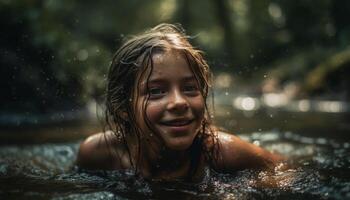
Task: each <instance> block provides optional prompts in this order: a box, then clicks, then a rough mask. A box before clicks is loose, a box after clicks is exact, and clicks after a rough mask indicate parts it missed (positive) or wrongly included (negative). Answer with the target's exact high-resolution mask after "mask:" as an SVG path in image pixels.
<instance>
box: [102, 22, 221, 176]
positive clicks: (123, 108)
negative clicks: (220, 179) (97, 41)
mask: <svg viewBox="0 0 350 200" xmlns="http://www.w3.org/2000/svg"><path fill="white" fill-rule="evenodd" d="M188 39H189V37H188V36H187V35H186V34H185V32H184V30H183V29H182V27H181V26H180V25H173V24H160V25H158V26H156V27H154V28H152V29H150V30H147V31H145V32H144V33H142V34H140V35H136V36H132V37H130V38H128V39H127V40H126V41H125V42H124V43H123V44H122V45H121V47H120V48H119V49H118V50H117V52H116V53H115V55H114V57H113V60H112V63H111V66H110V69H109V73H108V79H107V88H106V89H107V91H106V111H105V118H106V125H107V127H106V129H108V130H110V131H112V132H113V133H114V135H115V136H116V138H117V139H119V140H122V141H123V144H124V145H125V148H126V149H127V151H128V153H129V158H130V163H131V164H132V166H133V168H134V169H135V170H136V171H137V168H138V167H137V166H138V161H139V159H140V158H139V157H140V156H138V158H137V161H136V163H134V162H133V160H132V159H131V153H130V146H129V143H128V140H127V136H128V134H134V136H136V138H137V139H138V155H140V153H141V135H142V134H141V130H140V127H138V125H137V123H136V119H135V110H134V106H133V105H134V104H133V102H135V101H136V102H137V98H138V97H137V95H136V96H135V95H134V93H135V91H137V90H138V85H139V84H138V83H137V84H135V80H136V81H138V80H137V79H139V78H140V77H146V80H147V81H148V79H149V77H150V75H151V73H152V70H153V61H152V55H154V53H159V52H160V53H162V52H165V51H167V50H177V51H179V52H180V53H182V54H183V55H184V58H185V59H186V61H187V62H188V64H189V66H190V69H191V70H192V73H193V74H194V76H195V79H196V81H197V83H198V85H199V88H200V92H201V95H202V96H203V98H204V102H205V117H204V120H203V121H202V127H201V130H200V132H199V133H198V134H197V137H196V139H195V142H194V143H196V144H199V145H197V146H200V148H202V149H201V150H204V151H205V155H206V157H207V158H208V159H210V158H212V156H214V144H216V140H217V136H216V135H215V132H214V131H213V130H212V128H211V117H210V114H209V110H208V106H207V101H206V100H207V97H208V94H209V89H210V87H211V72H210V70H209V66H208V64H207V62H206V61H205V60H204V58H203V56H202V52H201V51H199V50H197V49H195V48H194V47H193V46H192V45H191V44H190V43H189V41H188ZM135 86H136V87H135ZM147 101H148V99H146V100H145V102H143V105H144V108H143V112H145V110H146V108H147ZM143 115H144V119H145V122H146V124H147V126H149V127H151V126H150V124H149V122H148V120H147V117H146V115H145V113H143ZM151 130H152V129H151ZM204 141H205V144H204V143H203V142H204ZM208 144H209V145H208Z"/></svg>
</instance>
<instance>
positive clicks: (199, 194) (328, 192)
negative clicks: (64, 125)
mask: <svg viewBox="0 0 350 200" xmlns="http://www.w3.org/2000/svg"><path fill="white" fill-rule="evenodd" d="M240 137H242V138H243V139H245V140H248V141H250V142H255V143H259V144H260V145H261V146H262V147H264V148H266V149H268V150H270V151H276V152H279V153H282V154H283V155H285V156H288V157H289V161H290V166H289V167H287V166H285V165H280V166H277V167H276V168H275V169H273V170H271V171H270V170H267V171H265V170H263V171H255V170H244V171H239V172H237V173H236V174H234V175H229V174H217V173H215V172H214V171H212V172H211V176H210V177H208V179H206V180H205V181H203V182H201V183H199V184H189V183H183V182H176V181H175V182H161V181H158V182H148V181H145V180H142V179H140V178H138V177H135V176H133V174H132V173H130V172H128V171H126V172H118V171H114V172H113V171H109V172H108V171H80V170H78V169H76V168H75V167H73V166H74V160H75V156H76V151H77V147H78V143H64V144H43V145H27V146H22V147H21V146H11V145H8V146H1V147H0V184H1V185H2V188H0V198H2V199H27V200H28V199H96V198H98V199H227V198H228V199H347V198H350V190H349V186H350V182H349V178H350V174H349V172H348V171H347V169H348V167H349V166H350V154H349V153H350V151H349V148H350V145H349V143H347V142H341V141H337V140H332V139H326V138H322V137H306V136H302V135H299V134H296V133H292V132H286V133H283V132H278V131H269V132H255V133H253V134H242V135H240Z"/></svg>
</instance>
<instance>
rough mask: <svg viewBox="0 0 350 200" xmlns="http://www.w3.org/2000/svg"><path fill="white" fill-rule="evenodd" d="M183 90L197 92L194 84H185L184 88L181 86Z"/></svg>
mask: <svg viewBox="0 0 350 200" xmlns="http://www.w3.org/2000/svg"><path fill="white" fill-rule="evenodd" d="M183 90H184V92H189V93H192V92H197V91H198V87H197V86H195V85H186V86H185V87H184V88H183Z"/></svg>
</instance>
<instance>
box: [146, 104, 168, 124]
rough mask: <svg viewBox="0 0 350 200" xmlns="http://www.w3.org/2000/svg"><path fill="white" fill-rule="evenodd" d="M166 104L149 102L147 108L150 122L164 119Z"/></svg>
mask: <svg viewBox="0 0 350 200" xmlns="http://www.w3.org/2000/svg"><path fill="white" fill-rule="evenodd" d="M163 107H164V104H163V103H162V102H149V103H148V106H147V110H146V113H147V116H148V118H149V119H150V120H158V119H160V118H161V117H162V113H163V111H164V108H163Z"/></svg>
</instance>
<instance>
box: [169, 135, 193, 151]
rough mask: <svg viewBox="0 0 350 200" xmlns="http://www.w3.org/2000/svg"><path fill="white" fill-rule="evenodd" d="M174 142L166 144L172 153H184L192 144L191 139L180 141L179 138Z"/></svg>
mask: <svg viewBox="0 0 350 200" xmlns="http://www.w3.org/2000/svg"><path fill="white" fill-rule="evenodd" d="M173 140H176V141H171V142H168V143H166V146H167V147H168V148H169V149H171V150H174V151H184V150H187V149H189V148H190V147H191V145H192V143H193V139H182V138H181V139H180V138H176V139H173Z"/></svg>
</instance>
